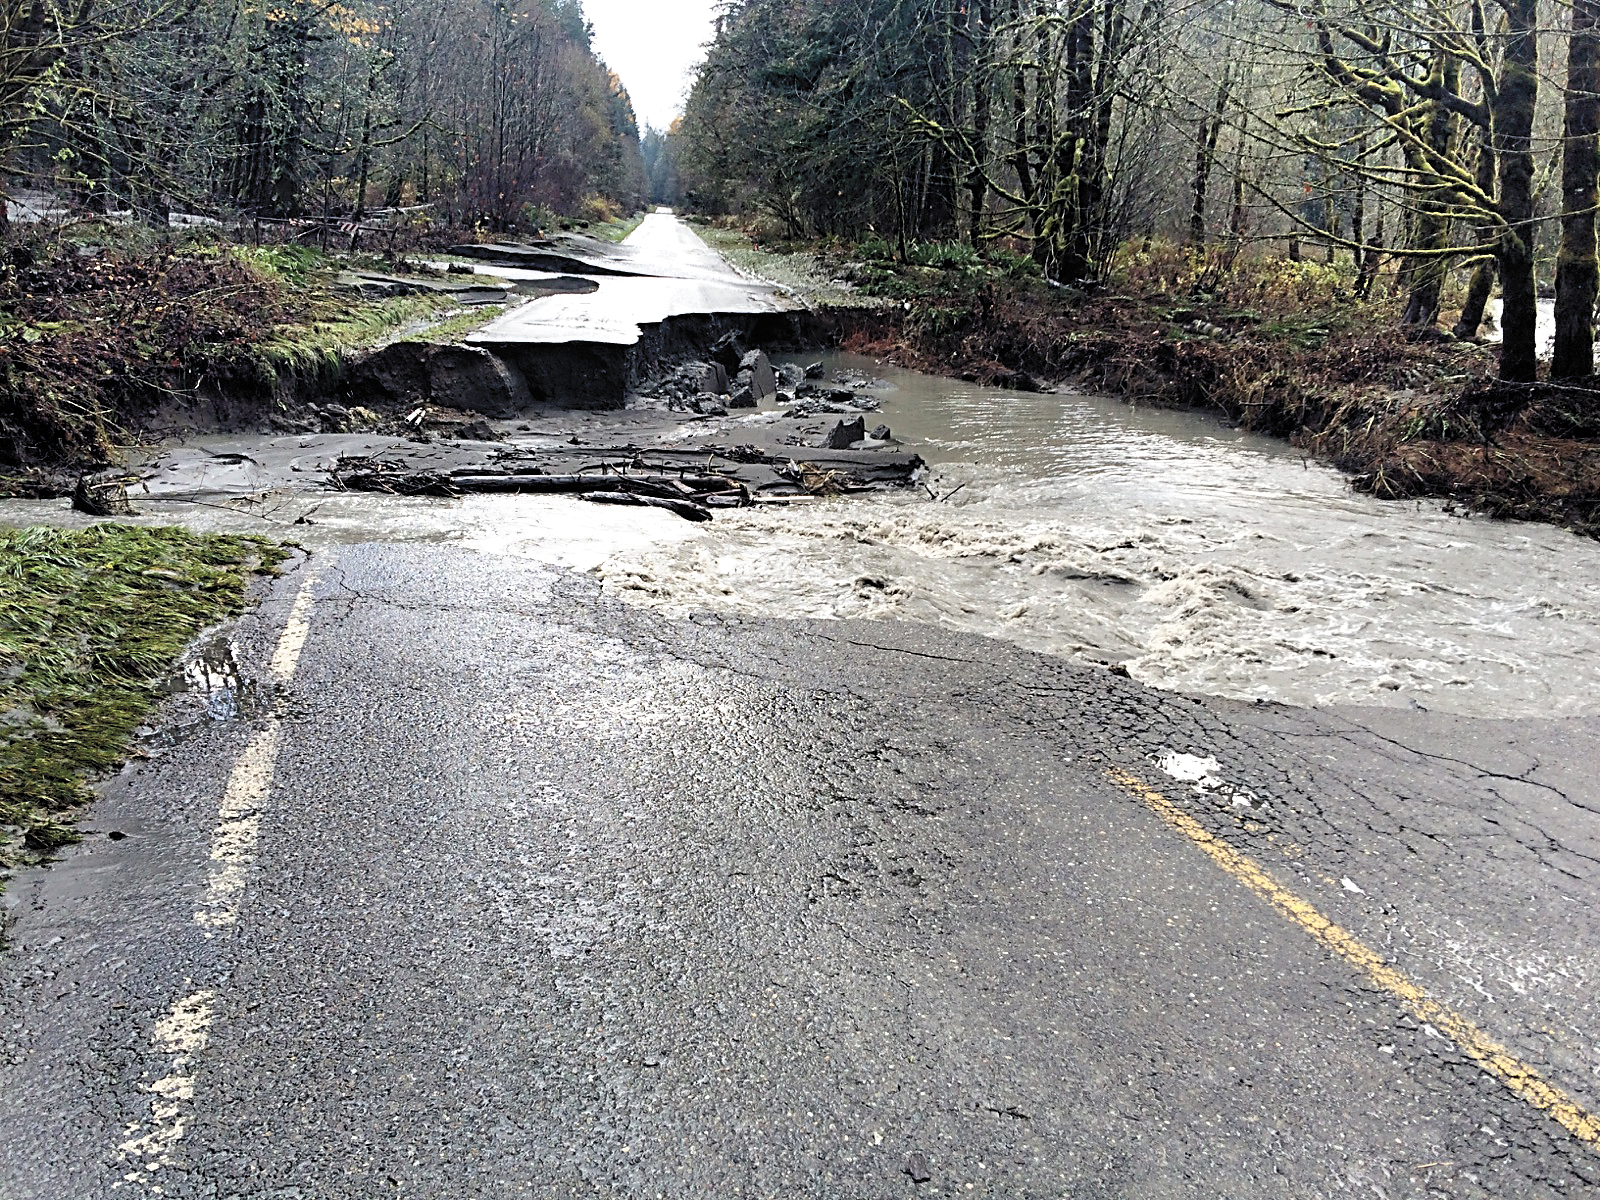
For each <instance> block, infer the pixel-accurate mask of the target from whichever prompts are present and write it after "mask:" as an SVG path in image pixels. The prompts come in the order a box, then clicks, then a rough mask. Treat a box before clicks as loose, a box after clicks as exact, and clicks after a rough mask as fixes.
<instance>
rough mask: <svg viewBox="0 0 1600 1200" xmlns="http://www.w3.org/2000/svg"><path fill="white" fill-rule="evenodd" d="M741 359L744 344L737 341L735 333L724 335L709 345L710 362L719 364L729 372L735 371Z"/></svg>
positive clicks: (737, 336) (737, 337)
mask: <svg viewBox="0 0 1600 1200" xmlns="http://www.w3.org/2000/svg"><path fill="white" fill-rule="evenodd" d="M742 358H744V344H743V343H742V342H740V341H739V335H738V334H737V333H725V334H723V335H722V336H721V337H719V338H718V339H717V340H716V341H715V342H713V343H712V344H711V360H712V361H713V362H719V363H721V364H722V365H723V366H724V367H726V368H727V369H728V370H729V371H737V370H738V369H739V361H740V360H741V359H742Z"/></svg>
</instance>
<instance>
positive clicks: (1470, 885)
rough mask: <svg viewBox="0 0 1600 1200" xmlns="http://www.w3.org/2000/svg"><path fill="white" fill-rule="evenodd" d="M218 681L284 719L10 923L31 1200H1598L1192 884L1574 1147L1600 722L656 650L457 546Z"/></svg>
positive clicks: (346, 559)
mask: <svg viewBox="0 0 1600 1200" xmlns="http://www.w3.org/2000/svg"><path fill="white" fill-rule="evenodd" d="M236 640H237V642H238V654H239V657H240V659H241V661H242V662H243V663H244V664H245V669H246V672H247V673H249V674H252V675H253V676H254V678H256V679H257V680H258V681H260V683H261V686H262V688H264V689H265V691H264V692H262V693H258V698H261V699H264V700H265V701H266V703H263V704H259V705H255V706H253V707H251V708H249V709H248V710H247V713H248V714H249V715H244V716H240V717H238V718H236V719H232V720H223V721H212V722H208V723H205V724H202V725H201V726H199V727H198V728H197V729H195V730H194V731H193V732H192V733H191V734H190V735H189V736H188V737H187V738H186V739H184V740H179V741H178V742H176V744H173V745H171V746H170V748H168V749H166V750H164V751H163V752H161V753H159V754H157V755H156V756H154V757H152V758H149V759H142V760H139V761H137V762H136V763H135V764H134V765H133V766H132V767H130V768H129V769H128V770H127V771H126V772H125V773H124V774H123V775H122V776H121V777H119V778H118V779H117V780H115V781H113V782H112V784H111V785H110V786H109V787H108V788H107V789H106V794H105V797H104V799H103V800H102V801H101V803H100V804H99V805H98V806H97V808H96V809H95V811H94V812H93V814H92V816H91V819H90V820H89V821H88V823H87V827H88V829H89V831H90V832H89V836H88V840H87V842H86V843H85V845H84V846H83V847H82V848H81V849H79V850H77V851H74V852H73V853H72V854H71V855H69V856H68V858H67V859H66V861H64V862H63V863H61V864H59V865H57V866H56V867H54V868H53V869H51V870H49V871H41V872H33V873H28V874H26V875H23V876H19V877H18V878H17V879H16V880H15V881H14V882H13V884H12V886H11V890H10V893H9V897H8V903H9V905H10V911H9V921H8V927H7V935H8V938H9V940H10V946H9V948H8V949H7V950H6V951H5V952H4V954H3V955H0V989H3V991H0V1006H3V1009H0V1029H3V1030H4V1031H5V1032H4V1043H3V1045H4V1059H3V1062H0V1097H3V1098H4V1099H3V1100H0V1194H3V1195H5V1196H6V1197H7V1198H8V1200H33V1198H39V1200H45V1198H49V1200H56V1198H58V1197H65V1196H71V1197H99V1196H116V1195H129V1196H135V1195H146V1194H148V1195H156V1194H159V1195H164V1196H184V1197H191V1196H192V1197H200V1196H205V1197H229V1196H238V1197H246V1196H248V1197H307V1198H309V1197H317V1198H319V1200H328V1198H334V1197H373V1196H383V1195H397V1196H450V1197H465V1196H484V1197H497V1198H498V1197H516V1196H530V1197H556V1196H600V1197H643V1196H670V1197H689V1196H696V1197H698V1196H741V1195H742V1196H782V1197H793V1196H818V1197H902V1196H915V1195H923V1194H926V1195H960V1196H993V1197H1039V1198H1044V1197H1074V1198H1089V1197H1141V1198H1157V1197H1160V1198H1165V1197H1171V1198H1173V1200H1177V1198H1180V1197H1182V1198H1189V1197H1196V1196H1227V1197H1240V1198H1243V1197H1272V1198H1274V1200H1283V1198H1288V1197H1308V1198H1309V1197H1325V1196H1343V1195H1351V1196H1363V1197H1365V1196H1383V1197H1388V1198H1391V1200H1393V1198H1399V1197H1446V1196H1447V1197H1474V1198H1483V1200H1488V1198H1490V1197H1493V1198H1495V1200H1508V1198H1521V1197H1556V1196H1564V1197H1586V1196H1592V1195H1595V1194H1596V1189H1600V1154H1597V1153H1596V1151H1595V1148H1594V1147H1593V1146H1592V1145H1590V1144H1588V1143H1586V1142H1585V1141H1584V1139H1583V1137H1582V1136H1578V1135H1575V1134H1574V1133H1571V1132H1569V1129H1570V1128H1572V1127H1573V1126H1572V1123H1571V1121H1569V1122H1568V1125H1567V1126H1566V1127H1563V1125H1562V1124H1560V1123H1559V1122H1558V1121H1557V1120H1555V1119H1552V1116H1551V1114H1550V1112H1549V1111H1543V1110H1541V1108H1540V1107H1539V1106H1538V1105H1536V1104H1533V1103H1529V1102H1528V1099H1527V1093H1526V1088H1524V1090H1523V1093H1520V1094H1519V1092H1518V1091H1517V1089H1516V1088H1515V1087H1513V1086H1508V1083H1507V1078H1506V1075H1505V1072H1504V1071H1501V1072H1500V1073H1499V1074H1495V1073H1493V1072H1491V1071H1488V1070H1485V1069H1484V1067H1483V1065H1482V1064H1481V1063H1480V1062H1479V1061H1476V1060H1474V1059H1473V1058H1471V1057H1470V1056H1469V1053H1468V1050H1467V1049H1466V1048H1464V1046H1463V1045H1462V1044H1461V1042H1460V1041H1459V1040H1456V1039H1453V1038H1452V1036H1451V1035H1450V1032H1449V1031H1446V1030H1442V1029H1441V1028H1440V1027H1439V1025H1438V1024H1436V1023H1434V1022H1433V1021H1429V1020H1426V1019H1423V1018H1421V1017H1419V1016H1418V1015H1417V1011H1418V1010H1417V1008H1416V1006H1415V1005H1414V1004H1413V1005H1411V1006H1409V1007H1408V1005H1407V1003H1406V1002H1405V998H1404V997H1401V996H1397V994H1396V993H1395V991H1394V990H1393V989H1392V988H1389V987H1386V986H1385V985H1384V984H1383V982H1382V980H1381V979H1376V981H1375V976H1374V975H1373V974H1372V973H1371V972H1370V971H1363V970H1362V969H1359V968H1358V966H1356V965H1352V962H1351V961H1349V960H1348V959H1347V958H1346V957H1341V956H1340V954H1338V953H1332V952H1330V951H1329V949H1328V947H1327V946H1326V945H1324V944H1322V943H1320V942H1318V941H1317V940H1316V939H1315V938H1314V937H1311V936H1308V934H1307V931H1306V928H1305V927H1304V926H1303V925H1301V924H1297V923H1296V922H1295V921H1293V920H1290V919H1288V918H1287V917H1286V915H1285V912H1284V911H1283V910H1282V908H1281V907H1280V906H1278V905H1276V904H1275V903H1274V902H1272V901H1271V900H1270V899H1264V898H1263V896H1262V895H1261V894H1260V893H1259V892H1258V891H1256V890H1252V888H1251V887H1249V886H1245V884H1243V883H1241V882H1240V880H1239V879H1238V878H1236V877H1235V875H1233V874H1230V872H1229V870H1226V869H1223V867H1222V866H1219V862H1221V861H1223V860H1220V859H1218V858H1217V856H1216V854H1214V853H1212V852H1208V851H1207V850H1206V849H1205V848H1204V846H1202V845H1201V844H1200V842H1201V841H1203V840H1204V839H1207V838H1209V839H1214V841H1215V843H1216V845H1219V846H1222V847H1224V848H1226V849H1227V851H1228V852H1229V853H1231V854H1233V855H1235V856H1243V857H1247V858H1248V860H1249V861H1250V862H1253V863H1255V864H1258V865H1259V867H1260V869H1261V870H1262V871H1264V872H1266V873H1268V874H1270V876H1271V877H1272V879H1273V880H1275V881H1276V885H1277V886H1280V887H1281V888H1282V889H1284V890H1286V891H1288V892H1292V893H1294V894H1295V896H1297V897H1299V898H1300V899H1301V900H1303V901H1304V902H1305V903H1306V904H1307V905H1308V906H1310V907H1312V908H1314V909H1315V911H1316V912H1317V913H1320V914H1323V915H1324V916H1325V917H1326V918H1327V919H1328V920H1332V921H1335V922H1337V923H1338V925H1339V927H1340V928H1342V929H1343V930H1346V931H1348V934H1349V936H1350V938H1352V939H1355V940H1359V942H1360V943H1361V944H1362V945H1364V946H1366V947H1370V948H1373V949H1374V951H1375V953H1376V955H1377V956H1378V957H1380V958H1381V959H1382V961H1383V962H1384V963H1386V964H1388V968H1386V969H1392V970H1393V971H1394V972H1397V973H1401V974H1403V975H1404V976H1405V978H1406V979H1407V980H1410V981H1412V982H1413V983H1414V984H1415V985H1416V987H1417V988H1419V989H1422V990H1424V991H1426V993H1427V995H1428V996H1429V997H1431V998H1432V1002H1434V1003H1436V1004H1437V1005H1439V1006H1441V1010H1443V1009H1447V1010H1448V1011H1449V1012H1450V1013H1451V1014H1454V1015H1457V1016H1459V1017H1460V1019H1461V1020H1462V1021H1464V1022H1466V1023H1468V1024H1469V1025H1470V1026H1471V1027H1472V1028H1475V1029H1477V1030H1481V1031H1484V1032H1485V1033H1486V1035H1488V1036H1490V1037H1492V1038H1493V1039H1496V1040H1497V1041H1498V1042H1499V1043H1501V1044H1502V1046H1503V1048H1504V1051H1505V1054H1506V1056H1507V1059H1508V1060H1509V1061H1512V1062H1514V1063H1516V1064H1518V1065H1519V1066H1520V1067H1523V1068H1526V1069H1528V1070H1529V1071H1531V1072H1536V1077H1537V1079H1538V1080H1540V1081H1544V1082H1545V1083H1546V1084H1548V1085H1549V1086H1550V1087H1553V1088H1555V1089H1558V1090H1559V1093H1560V1095H1561V1096H1563V1097H1564V1098H1565V1099H1566V1100H1567V1101H1569V1102H1570V1105H1571V1108H1572V1110H1573V1111H1576V1112H1578V1113H1579V1115H1580V1116H1582V1115H1583V1114H1584V1113H1587V1112H1593V1111H1594V1110H1595V1107H1596V1103H1597V1100H1600V1086H1597V1077H1596V1073H1595V1072H1596V1067H1597V1065H1600V1063H1597V1059H1596V1057H1595V1056H1596V1050H1595V1045H1596V1041H1597V1038H1596V1030H1597V1022H1596V1015H1597V1014H1596V1011H1595V999H1594V997H1595V963H1594V958H1595V951H1594V946H1593V939H1592V933H1593V928H1594V926H1593V913H1594V912H1595V898H1596V897H1595V886H1594V885H1595V864H1596V857H1597V853H1600V851H1597V846H1596V840H1595V833H1596V819H1597V818H1596V795H1595V785H1594V783H1593V780H1592V779H1591V778H1588V777H1587V772H1586V770H1585V769H1584V766H1583V764H1585V763H1588V762H1592V761H1594V759H1593V754H1594V750H1595V744H1596V728H1595V725H1594V723H1593V722H1590V721H1586V720H1581V719H1580V720H1569V721H1565V722H1537V721H1523V722H1491V721H1472V720H1467V719H1463V718H1441V717H1437V716H1432V715H1429V714H1424V713H1415V714H1407V713H1403V712H1394V711H1377V710H1352V711H1349V712H1343V713H1311V712H1306V711H1301V710H1294V709H1288V708H1280V707H1274V706H1242V705H1235V704H1228V703H1223V702H1210V701H1202V700H1195V699H1191V698H1185V697H1181V696H1176V695H1171V694H1163V693H1158V692H1154V691H1151V690H1149V689H1146V688H1143V687H1141V686H1140V685H1138V684H1136V683H1134V682H1132V681H1130V680H1127V679H1122V678H1119V677H1117V676H1115V675H1112V674H1109V673H1107V672H1105V671H1102V670H1095V669H1091V668H1086V667H1079V666H1075V665H1072V664H1069V663H1066V662H1063V661H1061V660H1057V659H1050V658H1045V657H1042V656H1036V655H1032V654H1029V653H1027V652H1026V651H1023V650H1020V649H1017V648H1015V647H1010V646H1007V645H1004V644H1002V643H998V642H995V641H991V640H987V639H983V638H979V637H975V636H969V635H960V634H953V633H945V632H941V631H939V630H936V629H929V628H915V627H910V626H903V625H895V624H889V623H856V622H799V621H797V622H785V621H773V620H741V619H738V618H735V617H723V618H711V617H702V618H696V619H692V620H682V621H675V620H669V619H667V618H665V617H663V616H661V615H659V614H656V613H653V612H649V611H644V610H639V609H634V608H629V607H625V606H622V605H618V604H615V603H612V602H609V601H607V600H605V599H603V598H602V597H600V596H599V595H598V594H597V591H596V587H595V584H594V583H593V581H592V580H591V579H588V578H584V577H579V576H575V575H571V574H568V573H564V572H562V571H559V570H557V569H554V568H550V567H546V566H541V565H538V564H536V563H533V562H530V561H526V560H521V559H515V558H510V557H504V556H499V555H493V554H484V553H478V552H473V551H470V550H465V549H461V548H454V547H440V546H432V545H380V544H359V545H350V546H330V547H327V548H326V549H322V550H319V551H318V552H317V553H316V554H315V555H314V556H313V557H312V558H310V560H309V561H306V562H303V563H300V564H298V565H297V566H296V567H295V568H294V569H293V570H290V571H289V572H287V574H286V575H285V577H284V578H283V579H281V580H280V581H278V582H277V583H276V584H275V585H274V586H273V587H272V589H271V590H270V593H269V594H268V595H267V596H266V598H265V600H264V602H263V603H262V605H261V606H260V608H259V609H258V610H257V611H256V612H255V613H254V614H252V615H251V616H250V617H248V618H246V619H245V620H243V621H242V622H241V623H240V624H239V626H238V628H237V631H236ZM1173 754H1177V755H1185V756H1188V757H1187V758H1180V759H1173V758H1166V759H1165V761H1166V763H1167V766H1168V771H1163V770H1162V769H1161V768H1160V766H1159V765H1158V764H1159V762H1160V761H1161V760H1163V758H1164V756H1169V755H1173ZM1206 760H1215V764H1216V765H1215V766H1214V767H1213V766H1210V765H1207V762H1206ZM1197 764H1198V765H1197ZM1171 772H1176V773H1177V774H1179V775H1187V776H1189V777H1191V778H1195V777H1198V778H1199V782H1198V783H1195V782H1187V783H1186V782H1182V781H1180V780H1178V779H1175V778H1172V777H1171V774H1170V773H1171ZM1156 794H1158V795H1159V796H1160V797H1161V800H1160V803H1154V802H1152V801H1151V799H1150V796H1151V795H1156ZM1162 804H1165V805H1167V806H1168V807H1169V808H1171V809H1172V810H1173V811H1174V812H1177V813H1179V814H1181V820H1180V821H1179V822H1178V824H1176V825H1175V824H1174V822H1173V819H1172V815H1171V813H1167V814H1166V815H1163V811H1162V808H1161V805H1162ZM1183 821H1187V822H1188V823H1189V825H1190V826H1192V828H1189V829H1188V831H1187V832H1186V831H1185V828H1183V827H1181V826H1182V822H1183ZM113 833H116V834H119V835H125V836H120V837H118V838H116V839H115V840H113V838H112V837H111V835H112V834H113ZM1197 838H1198V839H1200V840H1199V841H1197ZM1213 849H1215V847H1213ZM1227 861H1232V860H1227ZM219 888H220V889H221V890H220V891H219ZM219 898H220V905H221V906H220V907H219ZM219 914H220V915H219ZM1430 1011H1431V1010H1430ZM1513 1082H1514V1081H1513ZM1523 1082H1524V1083H1526V1082H1527V1081H1526V1079H1525V1080H1524V1081H1523ZM1567 1115H1568V1116H1569V1117H1570V1115H1571V1114H1570V1112H1568V1113H1567ZM1579 1128H1580V1129H1581V1125H1580V1126H1579Z"/></svg>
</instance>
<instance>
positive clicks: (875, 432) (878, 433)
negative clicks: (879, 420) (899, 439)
mask: <svg viewBox="0 0 1600 1200" xmlns="http://www.w3.org/2000/svg"><path fill="white" fill-rule="evenodd" d="M868 436H870V437H871V438H872V440H873V441H875V442H887V441H888V440H889V438H890V437H891V436H893V435H892V434H890V432H889V427H888V426H887V425H875V426H873V429H872V433H871V434H870V435H868Z"/></svg>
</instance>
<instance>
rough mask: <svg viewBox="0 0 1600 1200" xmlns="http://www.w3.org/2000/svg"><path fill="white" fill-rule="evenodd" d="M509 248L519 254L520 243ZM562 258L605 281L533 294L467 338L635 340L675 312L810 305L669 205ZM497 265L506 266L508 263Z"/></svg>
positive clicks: (487, 341) (536, 342)
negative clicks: (699, 232) (618, 234)
mask: <svg viewBox="0 0 1600 1200" xmlns="http://www.w3.org/2000/svg"><path fill="white" fill-rule="evenodd" d="M507 249H508V251H509V253H510V254H511V255H513V256H514V255H515V254H516V253H517V251H516V248H514V247H512V248H507ZM511 261H512V262H513V263H514V262H515V259H514V257H513V258H512V259H511ZM562 265H563V266H564V267H565V268H566V269H568V270H577V271H593V272H596V273H597V274H596V277H595V282H596V283H597V284H598V286H597V287H596V289H595V290H594V291H592V292H588V293H584V294H557V295H551V296H543V297H540V298H538V299H536V300H531V301H529V302H528V303H526V304H523V305H521V306H519V307H517V308H514V309H512V310H511V311H510V312H508V313H506V314H505V315H504V316H501V317H499V318H497V319H496V320H494V321H491V322H489V323H488V324H487V325H485V326H483V327H482V328H481V329H478V330H475V331H473V332H472V333H470V334H468V335H467V339H466V340H467V342H468V343H470V344H472V345H476V346H484V347H487V348H489V349H495V350H505V349H507V348H509V347H517V346H543V345H571V344H575V343H592V344H597V345H607V346H633V345H635V344H636V343H638V342H639V340H640V338H641V337H642V336H643V331H642V327H643V326H653V325H660V324H661V323H662V322H663V321H666V320H668V319H670V318H673V317H683V316H699V315H712V314H716V315H722V316H753V315H759V314H766V313H788V312H795V311H798V310H800V309H803V308H804V307H805V306H804V305H803V304H802V303H801V302H800V301H799V300H797V299H796V298H794V297H793V296H791V295H790V294H789V293H787V292H785V291H784V290H783V289H781V288H779V287H776V286H775V285H773V284H770V283H767V282H766V281H765V280H760V279H753V278H751V277H749V276H746V275H741V274H740V273H739V272H738V271H736V270H735V269H734V268H733V267H731V266H729V264H728V263H727V261H726V260H725V259H724V258H723V257H722V256H721V255H720V254H718V253H717V252H716V251H715V250H712V249H711V248H710V247H709V246H707V245H706V244H705V243H704V242H702V241H701V240H700V239H699V238H698V237H696V236H695V234H694V231H693V230H691V229H690V228H689V227H688V226H687V225H685V224H683V222H682V221H680V220H679V219H678V218H677V217H676V216H675V215H673V214H672V213H671V212H669V211H667V210H665V209H662V210H658V211H656V212H652V213H650V214H648V215H647V216H646V217H645V218H644V220H643V221H642V222H640V224H639V227H638V228H637V229H635V230H634V231H633V232H632V233H631V234H629V235H628V237H627V239H626V240H625V241H623V242H622V243H621V244H620V245H615V246H613V245H608V244H606V243H603V242H596V241H593V239H590V240H589V243H588V244H587V246H586V248H585V250H584V252H583V255H582V257H572V258H569V259H568V260H567V261H565V262H564V263H563V264H562ZM490 269H493V270H501V269H503V264H502V265H497V266H496V267H494V268H490ZM602 272H603V273H602Z"/></svg>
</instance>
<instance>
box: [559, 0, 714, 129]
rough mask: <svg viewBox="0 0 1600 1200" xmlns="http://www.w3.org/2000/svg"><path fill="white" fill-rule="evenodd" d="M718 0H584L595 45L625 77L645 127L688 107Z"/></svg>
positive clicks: (668, 120)
mask: <svg viewBox="0 0 1600 1200" xmlns="http://www.w3.org/2000/svg"><path fill="white" fill-rule="evenodd" d="M715 6H716V0H583V12H584V15H585V16H586V17H588V18H589V23H590V24H591V25H593V26H594V48H595V49H596V50H597V51H598V52H599V54H600V57H601V58H603V59H605V60H606V65H607V66H608V67H610V68H611V69H612V70H613V71H615V72H616V73H617V74H618V75H619V76H621V77H622V86H623V87H625V88H627V89H628V95H629V96H630V97H632V99H633V111H634V112H635V113H636V114H637V115H638V117H639V126H640V132H641V133H642V132H644V126H646V125H653V126H655V128H657V129H660V130H663V131H664V130H665V129H666V128H667V126H668V125H670V124H672V121H673V118H675V117H677V116H678V115H679V114H681V113H682V112H683V99H684V96H685V94H687V92H688V90H689V81H690V79H691V78H692V75H693V71H694V68H695V67H696V66H698V65H699V63H700V60H701V58H702V57H704V47H705V44H706V43H707V42H709V41H710V40H711V17H712V10H713V9H714V8H715Z"/></svg>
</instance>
